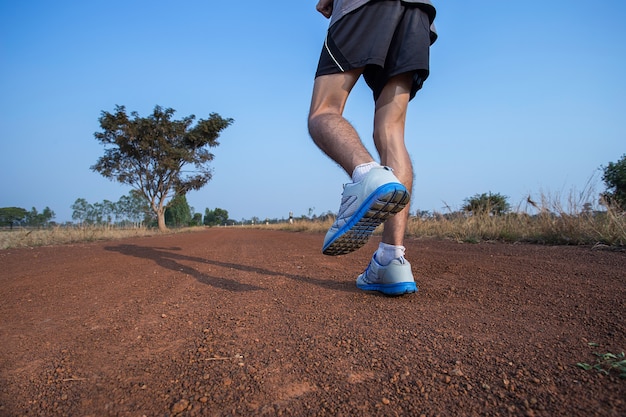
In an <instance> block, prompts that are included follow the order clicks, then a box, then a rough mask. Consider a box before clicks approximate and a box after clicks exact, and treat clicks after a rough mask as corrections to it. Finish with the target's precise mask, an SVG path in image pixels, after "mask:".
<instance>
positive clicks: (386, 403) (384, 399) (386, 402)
mask: <svg viewBox="0 0 626 417" xmlns="http://www.w3.org/2000/svg"><path fill="white" fill-rule="evenodd" d="M381 401H382V403H383V404H385V405H389V403H390V402H391V401H389V398H384V397H383V399H382V400H381Z"/></svg>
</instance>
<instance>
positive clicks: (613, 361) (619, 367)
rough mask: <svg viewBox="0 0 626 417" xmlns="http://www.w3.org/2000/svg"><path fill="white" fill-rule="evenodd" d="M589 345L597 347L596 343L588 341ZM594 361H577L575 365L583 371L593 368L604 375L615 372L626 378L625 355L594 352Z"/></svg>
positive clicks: (621, 353) (621, 377) (622, 353)
mask: <svg viewBox="0 0 626 417" xmlns="http://www.w3.org/2000/svg"><path fill="white" fill-rule="evenodd" d="M589 346H592V347H598V344H597V343H593V342H592V343H589ZM593 354H594V356H595V357H596V361H595V363H594V364H593V365H592V364H588V363H586V362H578V363H577V364H576V366H578V367H579V368H581V369H584V370H585V371H590V370H595V371H597V372H599V373H601V374H604V375H611V374H614V373H615V374H617V376H618V377H619V378H620V379H626V355H625V354H624V352H620V353H610V352H608V353H598V352H594V353H593Z"/></svg>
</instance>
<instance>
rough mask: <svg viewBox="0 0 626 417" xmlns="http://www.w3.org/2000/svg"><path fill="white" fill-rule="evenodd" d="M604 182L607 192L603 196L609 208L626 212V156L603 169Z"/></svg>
mask: <svg viewBox="0 0 626 417" xmlns="http://www.w3.org/2000/svg"><path fill="white" fill-rule="evenodd" d="M603 171H604V173H603V175H602V181H604V184H605V185H606V188H607V190H606V191H605V192H604V193H602V194H601V196H602V197H603V199H604V200H605V201H606V202H607V203H608V205H609V206H613V207H617V208H618V209H620V210H626V154H624V155H622V157H621V158H620V160H619V161H617V162H615V163H613V162H609V164H608V165H607V166H606V167H604V168H603Z"/></svg>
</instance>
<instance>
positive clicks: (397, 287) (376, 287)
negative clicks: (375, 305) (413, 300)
mask: <svg viewBox="0 0 626 417" xmlns="http://www.w3.org/2000/svg"><path fill="white" fill-rule="evenodd" d="M356 286H357V287H358V288H359V289H361V290H363V291H378V292H381V293H383V294H385V295H404V294H412V293H415V292H417V285H415V283H414V282H398V283H397V284H365V285H363V284H361V285H360V284H357V285H356Z"/></svg>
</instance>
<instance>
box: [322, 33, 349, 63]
mask: <svg viewBox="0 0 626 417" xmlns="http://www.w3.org/2000/svg"><path fill="white" fill-rule="evenodd" d="M324 48H326V52H328V55H330V58H331V59H332V60H333V62H334V63H335V65H337V67H338V68H339V70H340V71H341V72H346V70H344V69H343V67H342V66H341V64H339V62H337V60H336V59H335V56H334V55H333V53H332V52H331V51H330V48H329V47H328V33H327V34H326V38H324Z"/></svg>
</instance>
